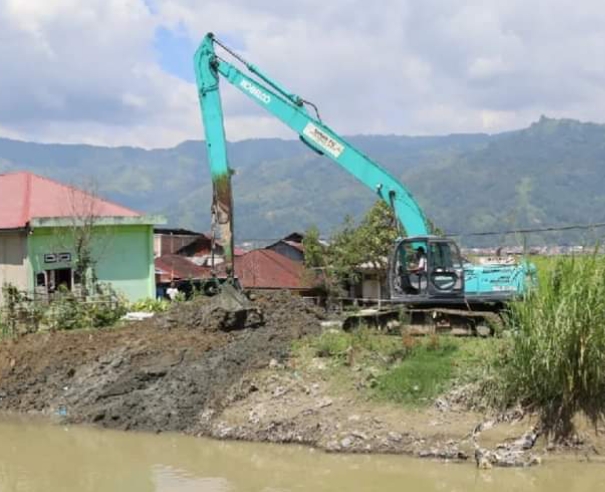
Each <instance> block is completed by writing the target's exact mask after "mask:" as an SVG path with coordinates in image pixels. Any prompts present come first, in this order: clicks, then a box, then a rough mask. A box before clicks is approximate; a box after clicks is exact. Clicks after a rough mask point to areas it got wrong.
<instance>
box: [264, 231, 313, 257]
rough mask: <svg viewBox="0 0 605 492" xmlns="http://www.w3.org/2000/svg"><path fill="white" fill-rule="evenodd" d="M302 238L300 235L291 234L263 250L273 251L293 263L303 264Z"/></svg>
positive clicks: (296, 233)
mask: <svg viewBox="0 0 605 492" xmlns="http://www.w3.org/2000/svg"><path fill="white" fill-rule="evenodd" d="M303 238H304V236H303V235H302V234H300V233H298V232H293V233H291V234H289V235H288V236H286V237H284V238H283V239H280V240H279V241H277V242H276V243H273V244H270V245H269V246H267V247H266V248H265V249H269V250H271V251H275V252H277V253H279V254H280V255H283V256H285V257H287V258H290V259H291V260H293V261H298V262H300V263H303V262H304V261H305V250H304V247H303Z"/></svg>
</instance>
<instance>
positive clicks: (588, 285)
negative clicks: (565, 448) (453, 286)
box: [499, 255, 605, 439]
mask: <svg viewBox="0 0 605 492" xmlns="http://www.w3.org/2000/svg"><path fill="white" fill-rule="evenodd" d="M507 325H508V328H509V329H510V330H511V332H512V333H513V336H512V339H511V343H510V347H509V349H508V350H507V351H505V352H504V353H503V355H502V357H501V358H500V361H499V363H500V368H501V374H502V377H503V380H504V381H503V382H504V385H505V390H506V391H505V394H504V397H505V400H504V402H503V403H504V404H511V403H513V402H520V403H521V404H523V405H524V406H525V407H529V408H532V409H535V410H537V411H539V412H540V413H541V416H542V423H543V425H544V426H545V429H546V430H547V431H549V432H551V433H552V434H554V437H555V438H558V439H564V438H566V437H567V436H568V435H569V434H570V433H571V432H572V431H573V425H572V419H573V416H574V415H575V413H577V412H578V411H581V412H583V413H585V414H586V415H587V416H588V417H589V418H590V419H591V420H592V421H593V422H594V423H595V424H596V423H597V421H599V420H601V419H602V418H603V417H604V416H605V257H603V256H600V255H588V256H582V257H576V258H574V257H563V258H557V259H556V260H554V261H553V262H552V263H551V264H550V265H548V269H545V270H543V273H542V276H541V279H540V283H539V287H538V288H537V290H535V291H534V292H533V293H532V294H531V295H529V296H528V297H527V299H526V300H525V301H524V302H519V303H515V304H514V305H513V306H512V308H511V316H510V317H509V319H508V320H507Z"/></svg>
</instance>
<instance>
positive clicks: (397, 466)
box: [0, 418, 605, 492]
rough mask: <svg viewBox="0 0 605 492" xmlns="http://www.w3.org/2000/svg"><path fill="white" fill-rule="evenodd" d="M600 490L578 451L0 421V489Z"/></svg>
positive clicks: (596, 474)
mask: <svg viewBox="0 0 605 492" xmlns="http://www.w3.org/2000/svg"><path fill="white" fill-rule="evenodd" d="M402 490H406V491H423V492H424V491H427V492H431V491H465V492H467V491H475V490H476V491H482V492H491V491H497V492H504V491H506V492H511V491H536V492H538V491H539V492H577V491H605V464H603V463H594V462H593V463H588V462H585V461H583V460H582V459H581V458H577V459H575V458H568V459H558V460H550V461H547V462H546V463H545V464H544V465H542V466H540V467H536V468H531V469H493V470H486V471H480V470H477V469H476V468H475V466H474V463H468V464H444V463H438V462H432V461H424V460H419V459H414V458H408V457H401V456H369V455H363V456H362V455H336V454H325V453H323V452H319V451H314V450H312V449H309V448H304V447H299V446H283V445H282V446H278V445H267V444H250V443H240V442H219V441H212V440H207V439H201V438H193V437H187V436H179V435H169V434H160V435H154V434H141V433H123V432H117V431H105V430H99V429H93V428H86V427H64V426H60V425H51V424H48V423H45V422H37V421H33V422H32V421H30V420H27V421H26V420H20V419H18V420H17V419H7V418H2V419H0V492H9V491H10V492H13V491H15V492H21V491H23V492H30V491H31V492H33V491H41V492H42V491H43V492H59V491H61V492H71V491H74V492H75V491H78V492H88V491H128V492H143V491H158V492H168V491H170V492H190V491H207V492H241V491H265V492H286V491H360V492H362V491H380V492H389V491H402Z"/></svg>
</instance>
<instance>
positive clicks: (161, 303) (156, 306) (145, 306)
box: [128, 299, 172, 313]
mask: <svg viewBox="0 0 605 492" xmlns="http://www.w3.org/2000/svg"><path fill="white" fill-rule="evenodd" d="M171 305H172V303H171V302H170V301H169V300H167V299H142V300H140V301H137V302H133V303H132V304H130V305H129V306H128V309H129V310H130V311H138V312H144V313H163V312H165V311H168V309H170V306H171Z"/></svg>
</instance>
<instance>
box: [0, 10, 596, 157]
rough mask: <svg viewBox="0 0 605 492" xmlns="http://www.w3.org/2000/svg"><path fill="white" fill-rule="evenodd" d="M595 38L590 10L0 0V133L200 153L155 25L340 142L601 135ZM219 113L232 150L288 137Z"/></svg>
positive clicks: (195, 127)
mask: <svg viewBox="0 0 605 492" xmlns="http://www.w3.org/2000/svg"><path fill="white" fill-rule="evenodd" d="M603 25H605V9H603V8H602V4H601V2H600V1H597V0H587V1H584V2H582V6H581V8H579V7H578V5H577V4H576V3H575V2H573V1H571V0H532V1H527V0H525V1H521V0H509V1H507V2H502V1H499V0H484V1H482V2H477V1H474V0H463V1H460V2H450V1H448V0H423V1H422V2H417V1H414V0H408V1H403V0H383V1H382V2H380V3H379V4H377V5H376V6H374V5H372V4H368V2H366V1H361V0H347V1H346V2H345V1H344V0H333V1H331V2H325V1H323V0H322V1H320V0H300V1H298V2H279V1H277V0H257V1H255V2H249V1H248V0H205V1H204V2H199V1H197V0H155V1H154V9H153V13H152V12H151V11H150V9H149V8H148V7H147V6H146V5H145V2H144V0H52V1H49V0H28V1H27V2H23V1H21V0H0V66H1V67H2V76H1V77H0V134H2V135H6V136H13V137H14V136H18V137H20V138H24V139H28V140H41V141H62V142H79V141H86V142H91V143H105V144H113V145H118V144H136V145H143V146H147V147H150V146H168V145H172V144H176V143H178V142H179V141H181V140H184V139H188V138H201V136H202V127H201V120H200V115H199V109H198V103H197V98H196V93H195V87H194V86H193V84H191V83H188V82H186V81H184V80H182V79H179V78H177V77H174V76H172V75H169V74H168V73H166V72H164V71H163V70H162V69H161V67H160V66H159V65H158V62H157V59H158V57H157V53H155V52H154V46H153V41H154V35H155V31H156V29H157V27H158V26H164V27H167V28H172V29H179V30H182V28H183V27H184V28H185V31H186V32H187V33H188V35H189V36H190V37H191V39H192V40H193V41H194V42H195V43H197V42H199V41H200V40H201V38H202V36H203V35H204V34H205V33H206V32H208V31H214V32H215V33H217V34H219V35H220V36H222V37H224V38H225V39H226V40H227V41H231V42H232V43H233V44H235V45H236V46H237V47H239V48H240V49H239V51H240V52H241V53H242V55H243V56H245V57H246V58H248V59H249V60H250V61H251V62H253V63H255V64H256V65H258V66H259V67H261V68H262V69H264V70H266V71H267V72H268V73H269V74H270V75H271V76H273V77H275V78H276V79H278V80H280V81H281V82H283V83H284V85H285V86H286V87H288V88H290V89H292V90H293V91H294V92H297V93H299V94H300V95H302V96H304V97H305V98H307V99H310V100H312V101H314V102H315V103H317V104H318V105H319V107H320V110H321V113H322V116H323V117H324V119H325V121H326V122H328V123H329V124H330V126H332V127H333V128H334V129H336V130H337V131H338V132H340V133H343V134H351V133H397V134H402V133H406V134H434V133H449V132H474V131H490V132H496V131H501V130H507V129H511V128H517V127H521V126H524V125H527V124H528V123H530V122H531V121H534V120H536V119H537V118H538V117H539V116H540V115H541V114H546V115H549V116H565V117H573V118H579V119H589V120H596V121H603V117H602V114H604V113H605V89H603V87H605V65H603V64H602V63H600V60H601V59H602V58H603V55H604V54H605V36H603V35H602V26H603ZM225 85H226V84H223V86H225ZM223 101H224V110H225V114H226V127H227V132H228V136H229V138H231V139H241V138H249V137H256V136H282V137H283V136H289V135H291V134H290V133H289V132H288V131H287V129H286V128H285V127H284V126H283V125H282V124H281V123H280V122H278V121H277V120H276V119H275V118H273V117H272V116H270V115H268V114H266V113H264V112H263V111H262V110H261V109H260V108H259V107H257V106H256V105H255V104H254V103H252V102H250V101H249V100H248V99H246V98H245V97H244V96H242V95H241V94H239V93H238V92H237V91H236V90H234V89H232V88H229V87H225V88H224V90H223Z"/></svg>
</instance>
